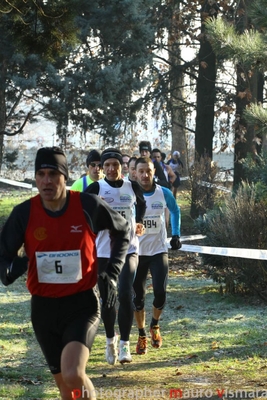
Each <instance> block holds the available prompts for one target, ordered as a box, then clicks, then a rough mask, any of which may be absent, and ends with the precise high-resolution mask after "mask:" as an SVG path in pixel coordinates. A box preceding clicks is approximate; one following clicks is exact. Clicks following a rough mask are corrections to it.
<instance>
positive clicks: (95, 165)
mask: <svg viewBox="0 0 267 400" xmlns="http://www.w3.org/2000/svg"><path fill="white" fill-rule="evenodd" d="M90 165H91V167H93V168H95V167H98V168H102V167H101V164H99V163H95V162H91V163H90Z"/></svg>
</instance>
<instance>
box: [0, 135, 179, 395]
mask: <svg viewBox="0 0 267 400" xmlns="http://www.w3.org/2000/svg"><path fill="white" fill-rule="evenodd" d="M139 150H140V155H141V156H140V157H135V156H134V157H129V156H128V155H125V154H122V152H121V151H120V150H119V149H116V148H108V149H106V150H104V151H103V152H102V153H101V154H100V153H99V152H98V151H97V150H92V151H91V152H90V153H89V154H88V157H87V160H86V163H87V167H88V174H86V175H85V176H83V177H81V178H80V179H79V180H78V181H76V182H75V183H74V184H73V186H72V187H71V190H67V187H66V183H67V180H68V164H67V159H66V156H65V154H64V152H63V151H62V150H61V149H60V148H57V147H45V148H41V149H39V150H38V152H37V154H36V159H35V179H36V186H37V188H38V191H39V194H38V195H37V196H35V197H33V198H31V199H29V200H27V201H25V202H23V203H21V204H19V205H18V206H16V207H15V208H14V209H13V211H12V212H11V214H10V216H9V218H8V219H7V221H6V223H5V225H4V227H3V229H2V232H1V236H0V274H1V280H2V283H3V284H4V285H9V284H11V283H13V282H14V281H15V280H16V279H17V278H19V277H20V276H21V275H23V274H24V273H25V272H27V287H28V290H29V292H30V294H31V320H32V325H33V329H34V332H35V335H36V338H37V340H38V342H39V344H40V347H41V349H42V351H43V354H44V356H45V358H46V360H47V363H48V366H49V368H50V371H51V373H52V374H53V376H54V378H55V381H56V384H57V386H58V388H59V391H60V395H61V398H62V399H64V400H69V399H72V398H73V390H76V391H77V390H81V389H82V388H83V393H85V392H86V393H90V397H88V398H90V399H95V394H94V393H95V391H94V387H93V384H92V382H91V380H90V379H89V378H88V376H87V375H86V372H85V371H86V364H87V361H88V359H89V353H90V351H91V347H92V344H93V340H94V337H95V335H96V332H97V329H98V325H99V321H100V315H101V316H102V319H103V323H104V327H105V332H106V350H105V355H106V360H107V362H108V363H109V364H112V365H114V364H115V363H116V361H117V359H118V360H119V362H120V363H122V364H123V363H128V362H131V361H132V355H131V351H130V342H129V340H130V332H131V328H132V324H133V319H134V318H135V321H136V323H137V327H138V330H139V336H138V339H137V344H136V353H137V354H138V355H143V354H146V352H147V349H148V339H147V332H146V325H145V297H146V279H147V275H148V272H149V271H150V273H151V276H152V285H153V293H154V300H153V305H152V318H151V321H150V324H149V334H150V342H151V345H152V347H154V348H159V347H161V345H162V336H161V333H160V327H159V320H160V316H161V313H162V310H163V308H164V305H165V301H166V285H167V278H168V244H167V230H166V226H167V223H168V221H167V219H166V215H167V214H166V210H168V211H169V213H170V226H171V232H172V238H171V241H170V245H171V248H172V249H179V248H180V247H181V242H180V209H179V206H178V205H177V202H176V199H175V198H174V196H173V194H172V191H171V189H170V186H169V181H168V179H167V177H166V175H165V174H164V172H163V168H162V166H161V165H160V163H159V162H158V161H156V160H152V159H151V158H150V155H151V147H150V143H149V142H141V143H140V144H139ZM125 160H126V161H125ZM127 168H128V171H127ZM159 168H160V169H159ZM123 172H124V175H123ZM162 172H163V175H164V176H163V175H162ZM127 174H129V175H128V176H126V175H127ZM168 186H169V187H168ZM167 218H169V217H167ZM22 246H24V255H22V256H21V255H20V256H18V252H19V250H20V249H21V248H22ZM97 284H98V285H97ZM96 287H98V289H99V293H100V303H101V306H100V304H99V296H98V293H97V292H96ZM117 300H118V327H119V334H120V337H118V335H117V334H116V329H115V323H116V315H117V312H116V305H117ZM118 342H119V346H118ZM117 346H118V347H119V349H118V348H117ZM76 393H77V392H76ZM81 393H82V391H81Z"/></svg>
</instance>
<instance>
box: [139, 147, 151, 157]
mask: <svg viewBox="0 0 267 400" xmlns="http://www.w3.org/2000/svg"><path fill="white" fill-rule="evenodd" d="M140 154H141V157H150V151H148V150H144V149H142V150H141V152H140Z"/></svg>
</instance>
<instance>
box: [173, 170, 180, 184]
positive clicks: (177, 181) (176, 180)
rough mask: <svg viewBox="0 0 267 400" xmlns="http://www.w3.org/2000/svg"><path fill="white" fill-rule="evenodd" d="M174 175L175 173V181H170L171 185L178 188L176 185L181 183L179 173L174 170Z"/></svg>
mask: <svg viewBox="0 0 267 400" xmlns="http://www.w3.org/2000/svg"><path fill="white" fill-rule="evenodd" d="M175 175H176V179H175V181H174V182H173V183H172V186H173V187H175V188H178V187H179V186H180V184H181V181H180V175H179V173H178V172H175Z"/></svg>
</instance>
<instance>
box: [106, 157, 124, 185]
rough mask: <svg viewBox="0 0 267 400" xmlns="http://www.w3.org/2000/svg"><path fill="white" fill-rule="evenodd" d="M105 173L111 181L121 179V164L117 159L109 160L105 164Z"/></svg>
mask: <svg viewBox="0 0 267 400" xmlns="http://www.w3.org/2000/svg"><path fill="white" fill-rule="evenodd" d="M103 172H104V175H105V176H106V178H107V179H108V180H109V181H117V180H119V179H121V164H120V162H119V160H117V158H108V159H107V160H106V161H105V162H104V164H103Z"/></svg>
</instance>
